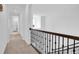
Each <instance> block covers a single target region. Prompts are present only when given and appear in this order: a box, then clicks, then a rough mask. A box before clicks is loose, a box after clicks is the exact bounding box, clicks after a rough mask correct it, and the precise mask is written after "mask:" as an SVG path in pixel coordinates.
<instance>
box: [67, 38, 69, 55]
mask: <svg viewBox="0 0 79 59" xmlns="http://www.w3.org/2000/svg"><path fill="white" fill-rule="evenodd" d="M67 54H69V38H67Z"/></svg>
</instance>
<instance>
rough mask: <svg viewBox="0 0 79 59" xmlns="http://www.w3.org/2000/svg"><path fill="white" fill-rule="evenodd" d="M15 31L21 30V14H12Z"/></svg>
mask: <svg viewBox="0 0 79 59" xmlns="http://www.w3.org/2000/svg"><path fill="white" fill-rule="evenodd" d="M12 23H13V31H19V16H12Z"/></svg>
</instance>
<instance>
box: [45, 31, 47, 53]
mask: <svg viewBox="0 0 79 59" xmlns="http://www.w3.org/2000/svg"><path fill="white" fill-rule="evenodd" d="M46 48H47V47H46V33H45V54H46Z"/></svg>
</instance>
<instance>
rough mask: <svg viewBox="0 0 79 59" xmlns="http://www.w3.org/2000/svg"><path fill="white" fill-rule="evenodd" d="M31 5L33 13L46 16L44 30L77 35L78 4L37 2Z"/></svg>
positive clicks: (78, 33)
mask: <svg viewBox="0 0 79 59" xmlns="http://www.w3.org/2000/svg"><path fill="white" fill-rule="evenodd" d="M32 6H33V7H32V10H33V14H39V15H44V16H46V18H45V28H46V30H48V31H52V32H59V33H66V34H72V35H77V36H78V35H79V27H78V25H79V5H75V4H73V5H68V4H67V5H63V4H62V5H61V4H60V5H57V4H46V5H45V4H38V5H32Z"/></svg>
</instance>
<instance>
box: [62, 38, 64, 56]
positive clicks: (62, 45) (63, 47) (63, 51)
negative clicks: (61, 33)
mask: <svg viewBox="0 0 79 59" xmlns="http://www.w3.org/2000/svg"><path fill="white" fill-rule="evenodd" d="M63 53H64V37H62V54H63Z"/></svg>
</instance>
